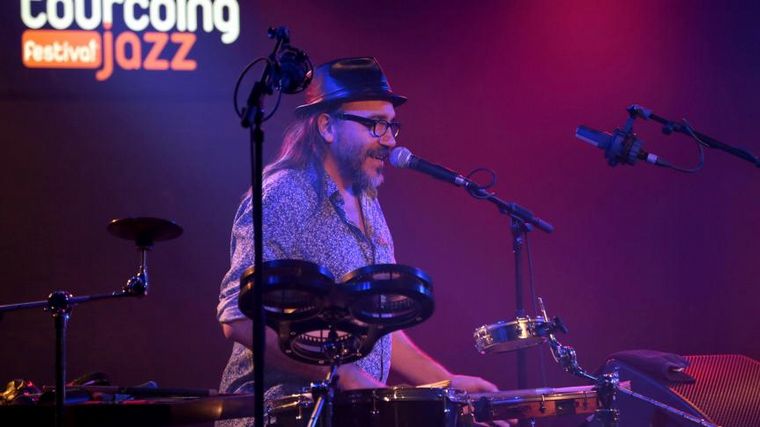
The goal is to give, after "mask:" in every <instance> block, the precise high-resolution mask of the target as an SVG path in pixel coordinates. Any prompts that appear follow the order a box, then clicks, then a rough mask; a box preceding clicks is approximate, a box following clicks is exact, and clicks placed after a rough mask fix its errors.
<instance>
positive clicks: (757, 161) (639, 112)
mask: <svg viewBox="0 0 760 427" xmlns="http://www.w3.org/2000/svg"><path fill="white" fill-rule="evenodd" d="M628 113H629V114H630V115H631V117H636V116H639V117H642V118H643V119H645V120H653V121H655V122H657V123H660V124H662V125H663V128H662V131H663V133H665V134H671V133H673V132H678V133H682V134H684V135H688V136H690V137H692V138H695V139H697V140H698V141H699V142H700V143H701V144H702V145H705V146H707V147H708V148H715V149H718V150H721V151H725V152H726V153H729V154H732V155H734V156H736V157H738V158H740V159H744V160H746V161H748V162H750V163H752V164H754V165H755V166H757V167H759V168H760V158H758V157H757V156H755V155H754V154H752V153H750V152H749V151H747V150H745V149H743V148H738V147H734V146H731V145H728V144H724V143H722V142H720V141H718V140H717V139H715V138H712V137H710V136H707V135H705V134H703V133H700V132H697V131H695V130H693V129H692V128H691V127H690V126H687V125H683V124H681V123H676V122H674V121H672V120H668V119H666V118H665V117H662V116H658V115H657V114H654V113H652V111H651V110H649V109H646V108H644V107H642V106H640V105H635V104H634V105H631V106H630V107H628Z"/></svg>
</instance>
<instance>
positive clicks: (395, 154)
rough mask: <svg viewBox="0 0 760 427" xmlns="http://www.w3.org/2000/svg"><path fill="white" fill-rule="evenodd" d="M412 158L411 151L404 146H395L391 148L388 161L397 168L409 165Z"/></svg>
mask: <svg viewBox="0 0 760 427" xmlns="http://www.w3.org/2000/svg"><path fill="white" fill-rule="evenodd" d="M411 159H412V152H411V151H409V149H408V148H406V147H396V148H394V149H393V150H391V155H390V157H389V158H388V161H389V162H390V163H391V165H393V166H395V167H397V168H405V167H408V166H409V161H410V160H411Z"/></svg>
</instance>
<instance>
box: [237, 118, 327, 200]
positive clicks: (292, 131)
mask: <svg viewBox="0 0 760 427" xmlns="http://www.w3.org/2000/svg"><path fill="white" fill-rule="evenodd" d="M333 109H334V107H333V108H330V107H328V108H322V109H319V110H317V111H312V112H310V113H307V114H300V115H298V116H297V117H296V119H295V120H294V121H293V122H291V123H290V125H288V127H287V128H286V129H285V134H284V136H283V139H282V146H281V147H280V152H279V154H277V157H276V158H275V159H274V160H273V161H272V162H271V163H269V164H268V165H267V166H266V167H265V168H264V176H263V178H264V179H265V180H266V179H267V177H270V176H272V175H274V174H275V173H277V172H279V171H283V170H287V169H295V170H304V171H306V172H307V173H308V176H309V181H310V184H311V186H312V188H313V189H314V192H315V193H316V195H317V203H316V206H315V208H316V209H319V206H320V205H321V204H322V201H323V197H324V196H325V195H324V194H322V193H323V190H322V185H323V183H322V182H323V180H324V177H325V174H326V173H327V172H325V168H324V164H323V162H324V160H325V156H326V155H327V143H326V142H325V140H324V138H322V134H320V133H319V123H318V119H319V116H320V115H321V114H322V113H327V114H330V113H331V111H332V110H333ZM250 191H251V189H250V188H249V189H248V194H250Z"/></svg>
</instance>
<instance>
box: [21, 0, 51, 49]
mask: <svg viewBox="0 0 760 427" xmlns="http://www.w3.org/2000/svg"><path fill="white" fill-rule="evenodd" d="M38 1H40V0H21V21H22V22H23V23H24V25H26V26H27V28H31V29H33V30H36V29H38V28H42V26H43V25H45V22H46V21H47V16H45V12H40V13H38V14H37V16H32V2H38ZM28 44H29V43H27V45H28Z"/></svg>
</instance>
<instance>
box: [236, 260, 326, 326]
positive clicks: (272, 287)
mask: <svg viewBox="0 0 760 427" xmlns="http://www.w3.org/2000/svg"><path fill="white" fill-rule="evenodd" d="M262 270H263V282H264V290H263V293H262V299H263V303H264V312H265V314H266V316H267V318H272V319H286V320H299V319H308V318H310V317H313V316H315V315H317V314H318V313H319V312H320V311H321V310H322V308H323V305H324V298H325V296H326V295H327V294H328V293H329V291H330V287H331V286H333V285H334V283H335V282H334V278H333V276H332V274H331V273H330V271H329V270H327V269H326V268H324V267H322V266H320V265H317V264H314V263H312V262H308V261H301V260H291V259H284V260H274V261H267V262H265V263H263V264H262ZM253 282H254V268H253V267H250V268H248V269H246V270H245V272H244V273H243V275H242V276H241V278H240V283H241V289H240V298H239V306H240V310H241V311H242V312H243V313H245V314H246V315H247V316H249V317H252V316H253V314H254V304H253Z"/></svg>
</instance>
